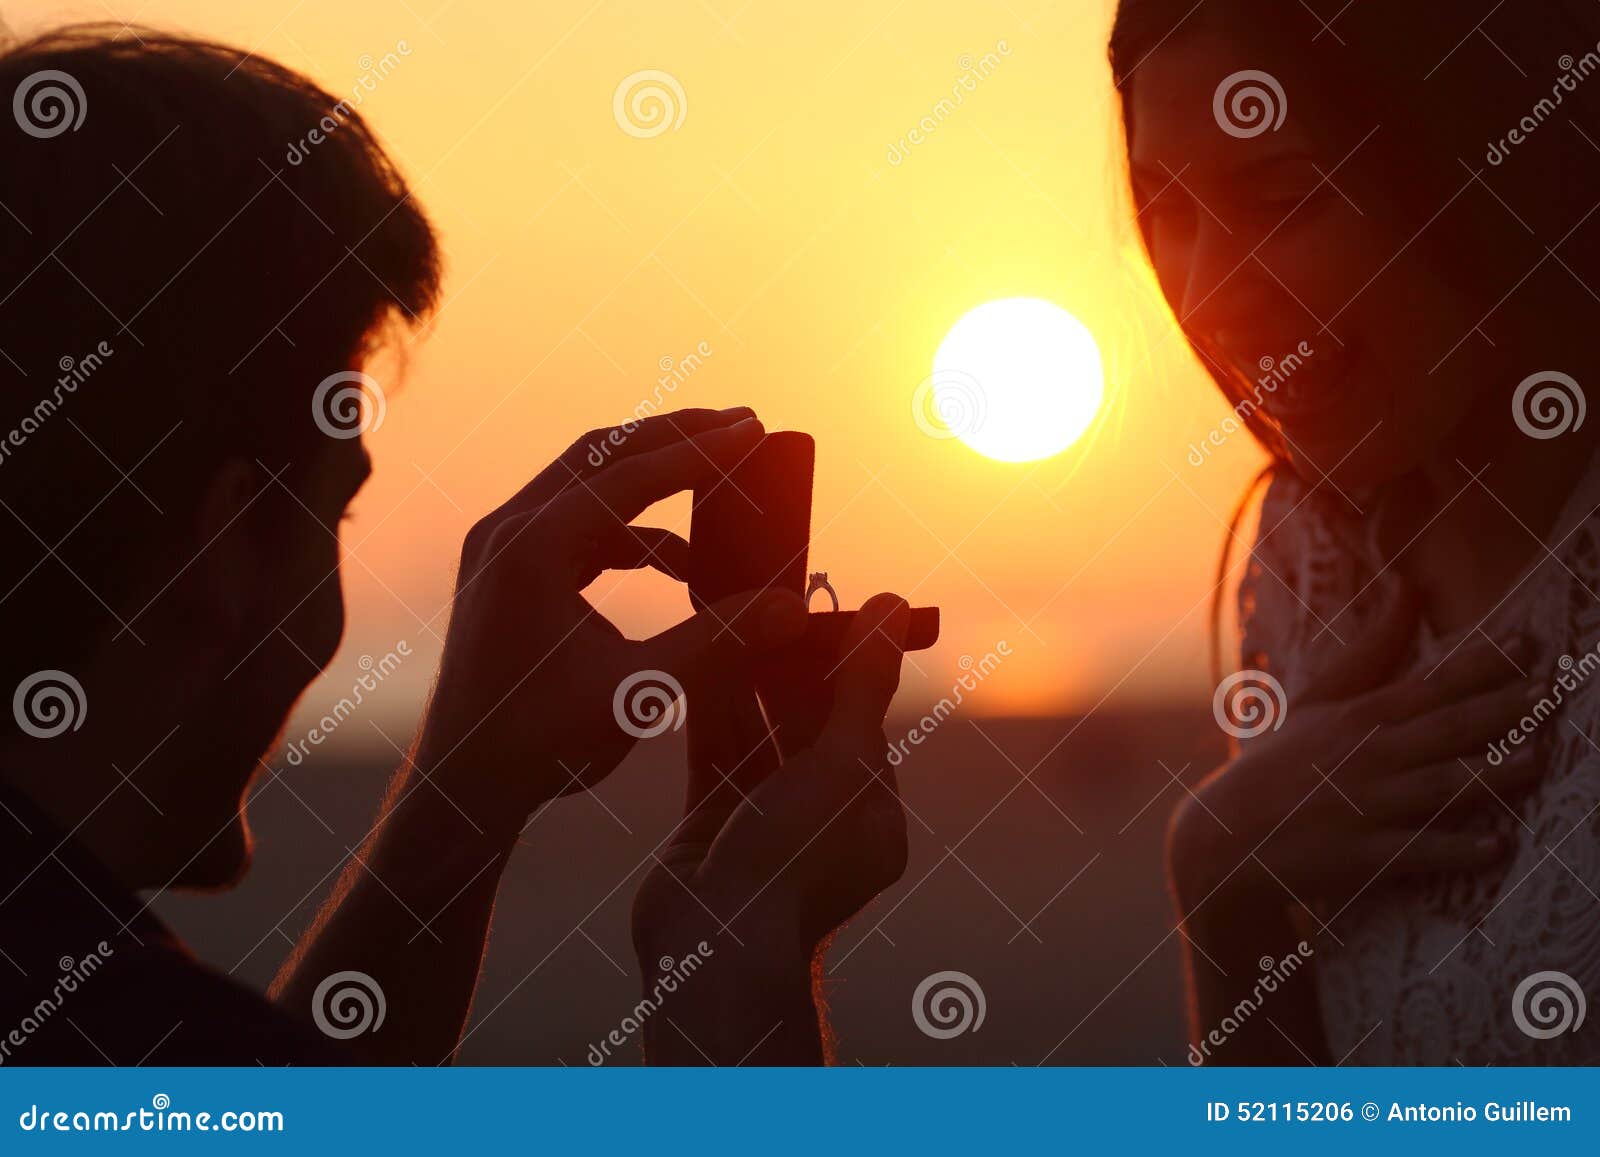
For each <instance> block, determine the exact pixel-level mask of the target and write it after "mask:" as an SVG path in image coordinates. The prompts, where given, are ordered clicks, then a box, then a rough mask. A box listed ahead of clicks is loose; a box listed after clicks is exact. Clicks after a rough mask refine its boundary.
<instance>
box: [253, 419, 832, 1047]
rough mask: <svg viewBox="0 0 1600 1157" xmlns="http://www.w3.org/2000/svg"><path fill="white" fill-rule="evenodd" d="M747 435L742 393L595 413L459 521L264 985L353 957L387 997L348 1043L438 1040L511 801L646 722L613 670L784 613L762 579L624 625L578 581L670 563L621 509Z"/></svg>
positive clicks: (747, 445)
mask: <svg viewBox="0 0 1600 1157" xmlns="http://www.w3.org/2000/svg"><path fill="white" fill-rule="evenodd" d="M761 436H762V429H761V423H760V422H758V421H756V419H755V418H754V417H753V416H752V415H751V413H750V411H748V410H735V411H724V412H721V413H717V412H713V411H709V410H687V411H682V412H679V413H675V414H665V415H662V416H660V417H655V418H649V419H646V420H645V421H643V422H640V423H638V424H636V425H633V426H632V428H631V429H629V428H626V427H622V428H618V429H617V430H598V431H595V432H594V433H592V434H590V435H588V436H586V437H584V438H580V439H579V440H578V441H577V442H575V443H573V445H572V447H571V449H569V450H568V451H567V452H566V453H565V454H563V455H562V456H561V458H560V459H558V460H557V461H556V462H555V463H554V464H553V465H551V466H550V467H549V468H548V469H546V470H545V471H544V472H542V473H541V474H540V475H539V476H538V477H537V478H535V479H534V480H533V481H532V482H530V483H529V484H528V485H527V486H526V487H524V488H523V489H522V491H520V492H519V493H518V494H516V495H514V496H513V497H512V498H511V499H510V500H509V501H508V502H506V503H505V505H503V506H501V507H500V509H498V510H496V511H495V512H494V513H493V514H491V515H489V516H488V517H487V518H485V519H484V520H483V521H481V522H480V523H478V524H477V525H476V526H475V527H473V529H472V531H471V533H469V534H468V536H467V542H466V545H465V547H464V548H463V550H462V560H461V573H460V575H459V576H458V583H457V588H456V599H455V608H454V613H453V615H452V617H451V622H450V631H449V635H448V637H447V638H446V640H445V652H444V658H443V660H442V662H441V664H440V669H439V681H438V686H437V687H436V689H435V691H434V695H433V702H432V703H431V705H430V706H429V709H428V714H427V718H426V720H425V721H424V723H423V727H422V733H421V736H420V738H419V739H418V743H417V748H416V752H415V754H414V757H413V759H412V761H411V764H410V765H408V766H407V767H404V768H402V769H401V772H400V774H399V775H397V776H396V777H395V780H394V782H393V783H392V784H391V786H390V789H389V798H388V800H387V801H386V802H385V805H384V815H383V818H382V819H381V820H380V822H379V824H378V826H377V827H376V828H375V830H374V832H373V834H372V836H371V837H370V838H369V839H368V840H367V841H366V843H365V845H364V846H363V847H362V849H361V850H360V851H359V852H358V853H356V854H355V855H354V857H353V859H352V861H351V864H350V866H349V867H348V868H347V869H346V870H345V872H344V873H343V874H342V875H341V877H340V879H339V881H338V883H337V884H336V885H335V889H334V894H333V897H332V898H331V899H330V901H329V902H328V904H327V906H326V907H325V908H324V909H323V911H322V912H321V914H320V915H319V917H318V919H317V920H316V922H315V923H314V924H313V926H312V928H311V929H310V930H309V931H308V932H307V933H306V934H305V936H303V937H302V938H301V941H300V943H299V944H298V945H297V946H296V949H295V952H294V954H293V955H292V956H291V957H290V959H289V960H288V961H287V962H286V963H285V965H284V967H283V969H282V971H281V972H280V973H279V976H278V979H277V981H276V982H275V983H274V985H273V992H274V995H275V996H276V997H277V998H278V999H279V1000H282V1001H284V1002H285V1003H286V1004H287V1005H288V1006H289V1007H291V1008H294V1009H296V1010H297V1011H298V1012H300V1014H301V1015H307V1014H310V1013H312V1011H313V1005H314V1001H315V999H316V994H317V992H318V986H319V984H320V983H321V982H322V981H323V980H324V979H325V978H326V977H328V976H331V975H333V974H335V973H338V972H345V971H356V972H360V973H362V974H364V975H365V976H366V978H367V979H368V980H369V981H371V982H372V983H373V984H375V985H376V986H377V987H378V988H379V990H380V991H382V992H383V993H384V994H385V997H386V1000H387V1004H388V1008H389V1015H388V1018H387V1020H386V1021H385V1023H384V1026H383V1031H382V1032H381V1033H374V1034H372V1035H371V1036H368V1037H364V1038H363V1039H362V1041H361V1042H360V1044H361V1045H363V1046H364V1052H363V1056H364V1057H365V1059H368V1060H373V1061H382V1062H388V1063H417V1064H430V1065H431V1064H438V1063H440V1062H441V1061H445V1060H448V1059H449V1058H450V1057H451V1056H453V1055H454V1053H455V1050H456V1049H457V1047H458V1046H459V1043H460V1040H461V1033H462V1030H463V1026H464V1024H465V1022H466V1018H467V1012H468V1010H469V1008H470V1007H471V1002H472V994H473V990H474V989H475V987H476V985H477V979H478V966H479V963H480V961H481V960H482V957H483V950H484V944H485V940H486V937H487V935H488V929H489V916H490V913H491V911H492V910H493V906H494V896H495V890H496V888H497V887H498V886H499V881H500V874H501V872H502V871H503V869H504V867H505V863H506V860H507V859H508V858H509V856H510V854H511V849H512V848H513V847H514V846H515V841H516V838H517V836H518V834H519V833H520V832H521V830H522V828H523V826H524V824H525V823H526V820H527V817H528V815H529V814H530V813H531V812H532V811H533V810H534V809H535V808H537V807H538V806H539V805H540V804H542V803H544V802H545V801H546V800H549V799H552V798H554V797H555V796H558V795H560V794H562V793H564V792H567V791H576V790H578V789H580V788H584V787H589V786H592V785H593V784H595V783H598V782H599V781H600V780H601V779H603V778H605V776H606V775H608V774H610V772H611V771H612V769H613V768H615V767H616V766H617V764H618V763H620V762H621V761H622V758H623V756H625V755H626V754H627V753H628V751H629V749H630V748H631V747H632V746H633V744H634V741H635V738H636V736H637V734H638V733H639V732H640V731H644V730H647V729H648V728H646V727H642V726H637V725H639V724H643V723H646V722H648V721H647V720H641V719H637V718H632V717H627V718H628V719H629V721H630V722H631V723H633V724H635V725H636V726H635V727H634V731H633V732H630V731H628V730H625V729H624V727H623V725H622V722H621V721H619V718H618V715H617V713H615V712H614V709H613V703H614V701H615V699H616V696H617V689H618V687H619V686H620V685H621V684H622V683H623V681H624V680H627V679H629V678H630V677H631V676H635V675H637V674H639V673H640V672H653V673H655V677H658V678H659V679H660V681H661V682H662V683H663V684H665V685H667V686H669V687H670V685H671V682H672V681H677V682H680V683H683V684H693V683H694V682H695V681H696V680H697V679H699V678H702V677H704V676H705V675H706V674H707V672H709V671H711V670H713V669H715V668H716V666H717V665H718V664H721V663H725V662H734V661H737V659H738V658H739V657H740V656H741V655H742V654H744V653H746V651H747V650H749V651H750V652H754V651H758V650H760V649H761V648H763V647H766V646H777V645H781V644H783V643H786V642H790V641H792V640H794V639H796V638H798V637H799V634H800V632H801V631H802V630H804V627H805V607H804V606H803V605H802V604H801V602H800V599H799V598H798V597H797V596H795V595H792V594H781V593H772V594H766V595H755V596H747V597H742V598H734V599H731V600H728V601H727V602H724V603H721V604H718V605H717V606H715V607H712V608H710V609H708V610H706V611H704V612H702V613H701V614H699V615H696V616H694V617H693V618H691V619H689V620H688V621H687V622H684V623H682V624H680V625H679V626H677V627H674V628H673V629H671V630H669V631H667V632H665V633H663V634H660V635H657V636H656V637H654V638H652V639H646V640H644V641H642V642H633V641H630V640H628V639H625V638H623V636H622V634H621V632H620V631H618V630H617V629H616V627H614V626H613V625H612V624H611V623H610V622H608V621H607V620H606V619H605V617H604V616H603V615H601V614H600V612H599V611H598V610H596V609H595V608H594V607H593V606H591V605H590V604H589V603H588V602H586V601H585V600H584V598H583V596H582V594H581V592H582V590H583V589H584V588H585V587H586V586H588V585H589V584H590V583H591V582H593V581H594V579H595V578H596V577H597V576H598V575H599V574H600V572H601V571H603V570H607V569H612V568H624V569H636V568H639V567H644V566H651V567H656V568H658V569H660V570H663V571H665V572H666V573H668V574H670V575H673V576H674V577H681V576H682V572H683V570H684V567H685V563H686V559H687V555H688V544H687V543H686V542H684V541H683V539H681V538H679V537H678V536H676V535H674V534H669V533H668V532H666V531H664V530H652V529H648V528H642V527H632V526H630V525H628V524H629V523H630V522H631V521H632V520H633V519H634V518H636V517H637V516H638V515H639V514H641V513H642V512H643V511H644V510H645V508H646V507H648V506H650V505H652V504H653V503H655V502H657V501H659V500H660V499H663V498H667V497H670V496H671V495H673V494H676V493H677V492H679V491H680V490H685V489H690V488H694V487H699V486H715V485H718V484H723V485H726V483H725V482H724V481H723V480H724V478H725V477H726V474H727V472H728V471H729V470H731V469H732V467H733V466H734V465H735V464H736V463H737V462H738V461H739V460H740V459H741V458H742V457H743V456H744V455H745V454H748V453H749V452H750V450H751V448H752V447H754V446H755V444H756V443H757V442H758V441H759V440H760V438H761ZM596 461H598V462H599V465H598V466H597V465H595V462H596ZM658 706H659V707H661V708H665V706H666V704H665V702H661V703H658Z"/></svg>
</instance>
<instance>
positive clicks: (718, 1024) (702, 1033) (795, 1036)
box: [642, 937, 823, 1065]
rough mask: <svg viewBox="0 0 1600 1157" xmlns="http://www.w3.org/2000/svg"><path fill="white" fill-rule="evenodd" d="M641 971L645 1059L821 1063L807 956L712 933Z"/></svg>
mask: <svg viewBox="0 0 1600 1157" xmlns="http://www.w3.org/2000/svg"><path fill="white" fill-rule="evenodd" d="M642 970H643V972H644V978H645V979H644V984H643V989H644V992H643V996H644V999H645V1001H646V1002H649V1003H650V1004H651V1006H652V1008H654V1009H656V1010H657V1011H658V1012H659V1015H656V1016H652V1017H651V1018H650V1020H649V1021H647V1022H646V1025H645V1032H644V1044H645V1055H646V1060H647V1061H648V1062H649V1063H652V1064H696V1063H701V1062H709V1063H712V1064H719V1065H723V1064H728V1065H733V1064H747V1063H767V1064H773V1063H781V1064H820V1063H822V1060H823V1055H822V1034H821V1028H820V1024H819V1014H818V1009H817V1004H816V999H815V995H814V991H813V960H812V959H811V958H805V957H797V956H794V955H791V954H787V953H785V954H781V955H780V954H775V953H772V952H770V951H768V950H766V949H765V948H764V947H761V946H758V945H755V944H752V943H750V942H746V943H745V944H744V945H740V944H738V943H735V942H734V941H733V940H732V938H731V937H719V938H718V941H717V943H715V944H713V943H712V942H711V941H698V942H697V943H696V944H695V945H694V947H693V948H691V949H690V950H688V951H687V952H686V953H685V954H684V955H682V956H680V957H671V956H665V955H664V956H661V957H659V958H657V959H654V960H650V959H646V960H644V961H642Z"/></svg>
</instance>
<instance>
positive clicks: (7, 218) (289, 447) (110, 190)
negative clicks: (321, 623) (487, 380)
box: [0, 25, 439, 694]
mask: <svg viewBox="0 0 1600 1157" xmlns="http://www.w3.org/2000/svg"><path fill="white" fill-rule="evenodd" d="M0 102H5V103H9V105H10V110H11V114H12V115H11V116H9V117H7V116H4V115H3V112H0V383H3V386H0V527H4V534H5V536H6V539H7V541H8V542H9V546H8V548H7V549H6V550H5V551H3V552H0V628H3V630H4V634H3V638H4V645H3V646H4V653H5V654H6V656H7V657H6V659H5V661H4V662H0V694H9V693H10V689H11V688H12V687H13V686H15V683H16V680H17V679H18V678H20V677H21V676H23V675H26V674H27V673H29V672H32V671H34V670H37V669H40V668H45V667H61V666H63V665H64V664H65V663H67V662H68V661H70V660H71V659H72V658H74V657H77V656H78V655H81V654H82V653H84V652H86V651H88V650H91V649H92V648H93V647H94V646H95V645H96V643H97V641H98V640H99V639H101V638H104V637H105V633H106V632H110V633H112V634H114V633H116V632H117V631H118V630H120V629H121V627H122V625H123V624H124V623H125V622H127V621H128V619H129V616H131V615H134V614H136V613H137V612H138V611H139V610H140V609H141V608H142V607H143V606H144V605H145V603H146V602H147V601H148V599H149V598H150V597H151V596H152V595H153V594H154V593H155V591H156V590H157V589H159V588H160V587H161V586H163V585H165V584H166V583H167V582H169V581H170V580H171V579H173V578H174V577H175V572H176V571H177V569H178V567H179V566H181V565H182V564H183V562H184V561H185V560H177V565H172V560H171V559H168V560H166V563H165V564H164V565H163V567H162V568H160V569H161V571H162V573H159V574H151V573H148V572H150V571H151V570H152V569H153V568H152V560H153V559H155V558H158V557H160V553H161V546H162V544H163V543H181V542H183V541H184V540H185V536H186V535H187V534H189V533H190V531H191V530H192V526H193V523H192V515H193V513H194V503H195V500H196V499H197V498H198V496H199V494H200V493H201V491H202V489H203V487H204V484H205V483H206V481H207V480H208V479H209V478H210V477H212V475H213V473H214V472H215V470H216V469H217V468H218V467H219V466H220V465H221V464H222V463H224V462H226V461H228V460H229V459H232V458H243V459H245V460H246V461H250V460H258V461H259V462H260V463H261V464H262V469H261V482H262V486H263V489H264V490H265V489H267V488H269V487H272V486H273V483H272V475H273V474H274V473H276V472H278V471H280V470H282V469H283V468H284V467H285V466H286V465H290V464H291V463H295V462H297V461H304V460H305V459H306V457H307V456H308V451H309V450H310V449H311V448H312V447H314V446H317V445H318V444H319V443H318V439H320V438H322V437H324V435H323V433H322V432H321V431H320V430H319V428H318V425H317V424H316V422H315V421H314V420H313V413H312V396H313V394H314V392H315V391H316V389H317V386H318V384H319V383H320V382H322V381H323V380H324V379H326V378H327V377H328V376H329V375H331V374H334V373H337V372H340V371H342V370H345V369H348V368H349V367H350V366H351V365H352V363H353V361H354V360H355V359H357V358H358V357H359V356H360V355H361V354H362V353H363V352H364V349H365V346H366V343H367V342H368V341H369V340H370V339H371V338H372V337H373V336H374V335H375V334H376V333H377V332H378V331H379V328H380V326H381V325H382V324H383V323H384V322H385V321H386V320H389V319H392V318H396V317H397V318H399V319H400V320H402V321H404V322H407V323H410V324H415V323H417V322H419V321H420V320H421V319H422V318H423V317H424V316H425V315H427V314H428V312H429V311H430V310H431V308H432V306H433V304H434V302H435V300H436V296H437V292H438V281H439V267H438V266H439V254H438V249H437V247H436V244H435V240H434V236H433V231H432V229H431V227H430V226H429V224H428V221H427V219H426V217H424V215H423V213H422V212H421V210H420V209H419V208H418V207H417V206H416V204H415V203H414V202H413V201H412V200H411V194H410V191H409V190H408V189H407V187H406V185H405V182H404V181H403V180H402V179H401V177H400V176H399V174H398V173H397V172H396V170H395V167H394V165H393V164H392V163H391V162H390V160H389V158H388V157H387V156H386V155H385V153H384V151H383V149H382V148H381V147H380V146H379V144H378V143H377V141H376V140H375V138H374V137H373V135H372V133H371V131H370V130H369V129H368V128H367V126H366V124H365V123H364V122H363V121H362V119H361V117H360V116H359V114H358V113H357V112H356V111H355V109H354V108H353V107H352V103H353V102H352V101H351V100H350V98H344V99H343V100H342V101H341V98H338V97H335V96H332V95H330V94H328V93H326V92H324V91H323V90H321V89H320V88H318V87H317V86H316V85H314V84H312V83H311V82H310V81H309V80H307V79H306V78H304V77H302V76H299V75H297V74H295V73H293V72H291V71H289V70H288V69H285V68H283V67H281V66H279V65H276V64H273V63H271V62H270V61H266V60H263V59H261V58H260V57H257V56H255V55H253V54H251V53H247V52H243V51H241V50H239V49H235V48H229V47H226V46H224V45H221V44H214V43H210V42H206V41H203V40H196V39H191V38H188V37H183V36H175V35H170V34H165V33H158V32H152V31H149V30H147V29H142V28H126V27H123V26H116V25H105V26H97V25H85V26H77V27H69V28H65V29H61V30H58V31H54V32H50V33H47V34H45V35H42V36H39V37H36V38H34V39H30V40H26V41H24V42H20V43H14V44H11V45H9V46H7V47H3V48H0ZM3 108H4V103H0V109H3ZM313 130H318V131H317V132H315V133H313ZM322 444H323V445H326V443H322ZM284 482H285V483H286V484H292V482H293V468H292V466H291V469H290V471H289V472H288V473H287V474H285V475H284ZM279 497H282V495H281V493H280V495H279ZM134 629H135V630H137V623H135V624H134Z"/></svg>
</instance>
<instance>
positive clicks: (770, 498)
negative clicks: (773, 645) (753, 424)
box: [689, 430, 939, 751]
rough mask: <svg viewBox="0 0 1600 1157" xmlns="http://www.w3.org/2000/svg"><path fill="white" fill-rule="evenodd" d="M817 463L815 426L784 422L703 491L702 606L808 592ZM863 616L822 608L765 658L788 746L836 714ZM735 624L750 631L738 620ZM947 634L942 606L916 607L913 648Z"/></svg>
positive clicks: (697, 502) (698, 517)
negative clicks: (755, 595)
mask: <svg viewBox="0 0 1600 1157" xmlns="http://www.w3.org/2000/svg"><path fill="white" fill-rule="evenodd" d="M815 472H816V443H815V441H814V440H813V439H812V437H811V435H809V434H803V433H800V432H798V431H793V430H784V431H779V432H777V433H772V434H768V435H767V436H766V437H765V438H763V439H762V440H761V441H760V442H759V443H758V444H757V445H756V447H755V449H754V450H752V451H751V452H750V453H749V454H748V455H747V456H746V457H745V459H744V460H743V461H742V462H740V463H739V464H738V465H737V466H735V467H734V469H733V470H732V472H731V473H729V474H728V475H727V476H726V477H724V478H721V479H719V480H718V481H717V482H715V483H712V484H710V485H708V486H706V487H705V488H704V489H703V490H699V491H696V492H695V495H694V512H693V514H692V516H691V518H690V523H689V601H690V603H691V604H692V605H693V606H694V608H695V610H697V611H699V610H704V609H705V608H706V607H708V606H710V605H711V604H713V603H716V602H718V601H719V600H721V599H724V598H728V597H729V596H731V595H737V594H741V593H743V592H746V591H753V590H763V589H768V588H773V589H782V590H791V591H793V592H794V593H795V595H796V597H799V598H804V597H805V594H806V579H807V573H808V572H807V565H808V563H807V558H808V555H809V553H810V544H811V491H812V482H813V478H814V476H815ZM835 573H837V572H835ZM824 593H825V592H824ZM855 615H856V612H855V611H833V610H829V611H813V612H811V614H810V615H809V617H808V619H807V626H806V632H805V635H804V637H803V638H802V639H801V640H800V641H799V642H797V643H795V644H793V645H792V646H789V647H786V648H784V649H783V650H781V651H779V652H777V653H774V654H770V655H767V656H765V657H763V658H762V659H761V660H760V661H759V662H758V663H757V664H756V667H755V682H756V687H757V690H758V691H759V692H760V695H761V698H762V700H763V702H764V703H765V704H766V706H767V709H768V713H769V716H770V717H772V718H773V721H774V722H775V723H776V724H777V726H778V741H779V744H780V746H781V747H782V748H783V749H784V750H785V751H794V750H799V749H801V748H803V747H807V746H809V745H810V744H811V742H812V741H813V740H814V739H815V738H816V736H817V733H818V732H819V731H820V730H821V728H822V725H823V724H824V723H825V722H826V721H827V717H828V714H829V712H830V710H831V709H832V705H833V676H834V673H835V671H836V670H837V669H838V667H839V664H840V659H841V656H840V653H839V650H840V645H841V644H842V643H843V641H844V638H845V635H846V633H847V632H848V631H849V629H850V621H851V619H853V618H854V617H855ZM727 625H728V629H729V630H732V631H734V632H736V633H740V632H741V631H742V628H741V625H740V624H739V623H737V622H734V623H729V624H727ZM938 639H939V608H938V607H912V608H911V615H910V621H909V623H908V624H907V627H906V639H905V649H906V650H907V651H922V650H926V649H927V648H929V647H931V646H933V644H934V643H935V642H937V641H938Z"/></svg>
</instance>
